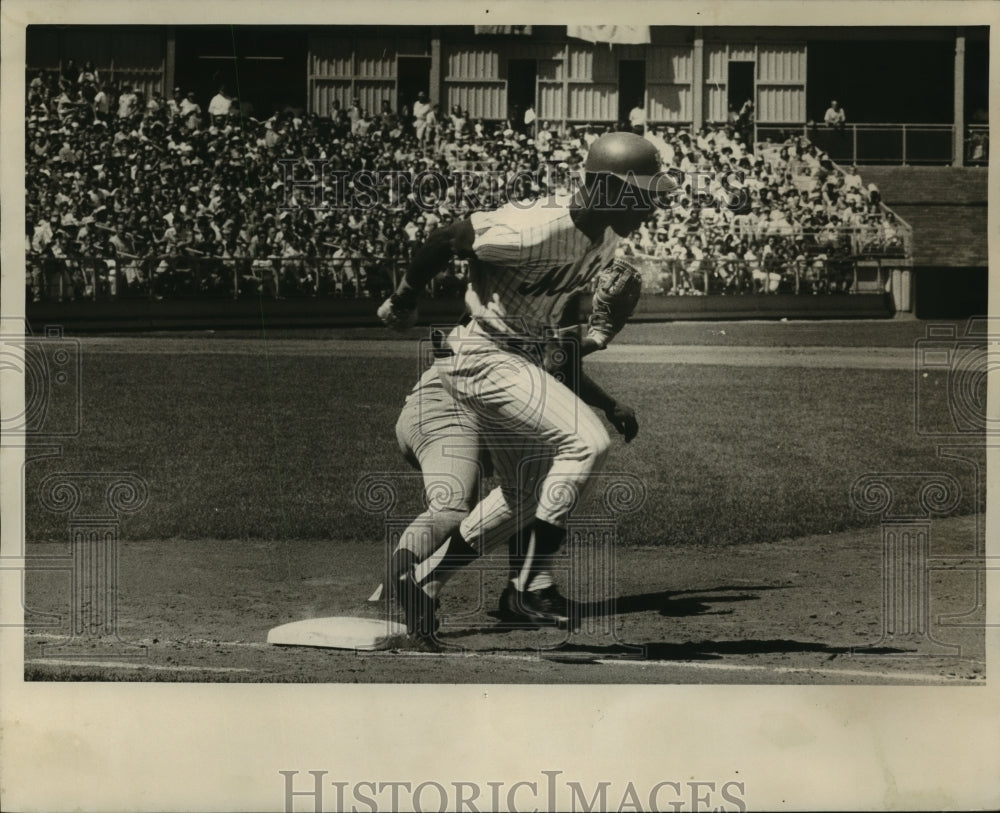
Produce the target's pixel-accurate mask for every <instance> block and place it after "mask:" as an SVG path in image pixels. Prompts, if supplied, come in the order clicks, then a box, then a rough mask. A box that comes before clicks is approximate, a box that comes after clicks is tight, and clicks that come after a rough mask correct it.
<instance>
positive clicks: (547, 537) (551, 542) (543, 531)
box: [515, 519, 566, 590]
mask: <svg viewBox="0 0 1000 813" xmlns="http://www.w3.org/2000/svg"><path fill="white" fill-rule="evenodd" d="M565 538H566V529H565V528H560V527H558V526H556V525H553V524H552V523H550V522H546V521H545V520H543V519H536V520H535V523H534V525H533V526H532V528H531V536H530V538H529V540H528V547H527V550H526V556H525V560H524V562H523V563H522V565H521V571H520V573H519V574H518V578H517V581H516V582H515V586H516V587H517V588H518V589H519V590H541V589H544V588H546V587H548V586H549V585H551V584H552V573H551V570H552V561H553V559H554V557H555V555H556V554H557V553H558V552H559V548H561V547H562V543H563V540H564V539H565Z"/></svg>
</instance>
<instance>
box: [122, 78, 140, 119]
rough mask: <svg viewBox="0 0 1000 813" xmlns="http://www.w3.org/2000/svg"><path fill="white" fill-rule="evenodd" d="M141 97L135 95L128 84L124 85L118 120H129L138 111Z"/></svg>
mask: <svg viewBox="0 0 1000 813" xmlns="http://www.w3.org/2000/svg"><path fill="white" fill-rule="evenodd" d="M138 103H139V97H138V96H136V95H135V93H134V92H133V90H132V86H131V85H130V84H128V83H127V82H126V83H125V84H123V85H122V92H121V94H120V95H119V96H118V118H119V119H127V118H129V117H130V116H132V114H133V113H135V112H136V111H137V107H138Z"/></svg>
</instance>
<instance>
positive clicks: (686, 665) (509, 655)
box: [24, 633, 985, 685]
mask: <svg viewBox="0 0 1000 813" xmlns="http://www.w3.org/2000/svg"><path fill="white" fill-rule="evenodd" d="M24 637H25V638H35V639H48V640H64V641H68V640H70V636H68V635H51V634H46V633H28V634H26V635H25V636H24ZM132 643H138V644H146V645H153V643H152V639H148V638H147V639H141V640H138V641H135V642H132ZM163 643H166V642H165V641H163V640H159V641H158V644H163ZM169 643H174V644H192V645H194V646H222V647H237V648H241V649H275V650H276V651H277V649H278V648H277V647H276V646H275V645H274V644H268V643H264V642H261V641H212V640H208V639H202V638H191V639H188V640H184V641H170V642H169ZM287 648H288V647H282V649H287ZM322 648H323V647H302V649H311V650H315V649H322ZM330 651H331V652H334V651H340V652H343V653H345V654H347V653H348V652H350V653H351V654H355V653H354V652H353V650H334V649H333V648H331V649H330ZM363 654H364V656H366V657H387V656H388V657H392V655H393V653H392V651H381V652H365V653H363ZM399 654H400V655H402V656H404V657H417V658H442V657H445V658H495V659H497V660H508V661H528V662H535V663H537V662H540V661H546V660H547V661H551V662H553V663H572V661H570V660H569V659H564V658H558V656H559V655H560V654H561V653H559V652H558V651H554V650H539V651H538V652H537V653H535V654H524V653H515V652H497V651H495V650H493V651H477V650H472V649H469V650H463V651H460V652H448V651H445V652H440V653H437V652H410V651H406V650H403V651H401V652H400V653H399ZM553 655H554V656H557V657H552V656H553ZM588 662H589V663H599V664H601V665H602V666H638V667H643V668H650V667H653V668H655V667H659V668H680V669H695V670H697V669H706V670H713V669H714V670H716V671H721V672H763V673H766V674H787V675H821V676H824V677H833V678H837V677H854V678H867V679H872V678H876V679H883V680H889V681H892V680H909V681H923V682H925V683H961V684H963V685H975V683H976V682H977V681H980V682H984V681H985V678H984V677H982V678H971V679H970V678H963V677H958V676H955V677H950V676H947V675H931V674H924V673H921V672H894V671H888V670H882V669H839V668H826V667H822V666H820V667H815V666H771V665H764V664H761V665H757V664H733V663H708V662H704V661H682V660H677V661H665V660H655V661H654V660H641V659H638V658H596V659H594V660H592V661H588ZM29 663H30V664H35V665H45V664H60V665H65V666H107V667H112V668H122V669H153V670H157V669H159V670H164V671H177V672H198V671H202V672H254V671H257V670H253V669H246V668H241V667H230V666H215V667H212V666H180V665H173V666H156V665H154V664H148V663H127V662H117V661H105V660H100V659H96V658H95V659H94V660H79V661H76V660H63V659H57V658H34V659H32V660H28V661H25V664H29Z"/></svg>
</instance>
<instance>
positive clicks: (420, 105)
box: [413, 90, 431, 144]
mask: <svg viewBox="0 0 1000 813" xmlns="http://www.w3.org/2000/svg"><path fill="white" fill-rule="evenodd" d="M430 112H431V103H430V101H429V100H428V98H427V94H426V93H424V91H422V90H421V91H420V92H419V93H417V100H416V101H415V102H414V103H413V133H414V135H415V136H416V137H417V141H418V142H419V143H420V144H423V143H424V140H425V138H426V133H427V116H428V114H429V113H430Z"/></svg>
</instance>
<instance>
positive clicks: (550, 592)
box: [499, 584, 570, 628]
mask: <svg viewBox="0 0 1000 813" xmlns="http://www.w3.org/2000/svg"><path fill="white" fill-rule="evenodd" d="M499 615H500V618H501V620H502V621H506V622H508V623H521V624H525V623H527V624H536V625H555V626H557V627H560V628H564V627H568V626H569V621H570V616H569V603H568V602H567V601H566V598H565V597H564V596H563V595H562V593H560V592H559V588H558V587H556V586H555V585H554V584H553V585H550V586H549V587H546V588H545V589H544V590H524V591H520V590H517V589H516V588H515V587H514V585H512V584H508V585H507V587H505V588H504V591H503V593H502V594H501V596H500V612H499Z"/></svg>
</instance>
